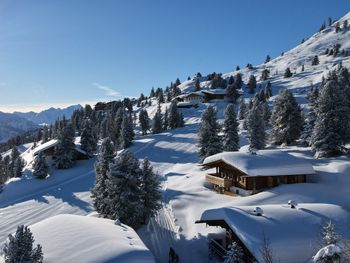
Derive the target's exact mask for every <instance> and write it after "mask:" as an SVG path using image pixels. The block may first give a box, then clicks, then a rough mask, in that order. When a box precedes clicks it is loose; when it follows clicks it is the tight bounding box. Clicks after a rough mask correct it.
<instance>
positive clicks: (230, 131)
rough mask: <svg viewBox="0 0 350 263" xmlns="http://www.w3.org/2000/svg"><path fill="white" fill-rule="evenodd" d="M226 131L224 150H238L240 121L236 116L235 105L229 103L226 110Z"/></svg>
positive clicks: (224, 127)
mask: <svg viewBox="0 0 350 263" xmlns="http://www.w3.org/2000/svg"><path fill="white" fill-rule="evenodd" d="M223 131H224V151H238V149H239V135H238V121H237V117H236V112H235V107H234V105H233V104H229V105H228V106H227V107H226V110H225V121H224V126H223Z"/></svg>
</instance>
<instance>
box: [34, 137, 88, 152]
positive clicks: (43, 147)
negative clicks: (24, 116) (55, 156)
mask: <svg viewBox="0 0 350 263" xmlns="http://www.w3.org/2000/svg"><path fill="white" fill-rule="evenodd" d="M57 143H58V140H57V139H52V140H50V141H47V142H45V143H43V144H40V145H39V146H38V147H36V148H35V149H34V150H33V156H35V155H37V154H39V153H40V152H43V151H45V150H47V149H49V148H51V147H55V146H56V145H57ZM74 143H75V150H76V151H78V152H80V153H82V154H86V152H85V151H84V150H82V149H81V148H80V146H81V144H80V137H76V138H75V139H74Z"/></svg>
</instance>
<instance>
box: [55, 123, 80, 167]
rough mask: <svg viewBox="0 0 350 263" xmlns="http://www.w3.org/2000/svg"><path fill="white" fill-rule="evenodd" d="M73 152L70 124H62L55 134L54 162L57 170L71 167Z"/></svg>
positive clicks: (72, 135)
mask: <svg viewBox="0 0 350 263" xmlns="http://www.w3.org/2000/svg"><path fill="white" fill-rule="evenodd" d="M74 151H75V144H74V130H73V127H72V125H71V124H66V123H63V126H62V127H61V128H60V129H59V131H58V134H57V145H56V147H55V162H56V167H57V168H58V169H67V168H70V167H72V166H73V164H74V162H73V157H74Z"/></svg>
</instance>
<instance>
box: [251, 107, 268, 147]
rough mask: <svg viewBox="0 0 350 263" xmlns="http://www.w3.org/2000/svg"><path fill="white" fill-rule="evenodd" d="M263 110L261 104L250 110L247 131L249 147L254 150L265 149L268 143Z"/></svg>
mask: <svg viewBox="0 0 350 263" xmlns="http://www.w3.org/2000/svg"><path fill="white" fill-rule="evenodd" d="M262 113H263V109H262V107H261V105H260V103H257V104H256V105H254V106H253V107H252V109H250V110H249V112H248V116H247V118H246V120H247V124H246V125H247V130H248V138H249V147H250V148H254V149H259V150H260V149H264V148H265V141H266V132H265V121H264V117H263V114H262Z"/></svg>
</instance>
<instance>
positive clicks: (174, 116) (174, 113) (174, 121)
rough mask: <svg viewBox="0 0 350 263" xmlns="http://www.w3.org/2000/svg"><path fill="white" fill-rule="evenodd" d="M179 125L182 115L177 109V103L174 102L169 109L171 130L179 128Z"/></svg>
mask: <svg viewBox="0 0 350 263" xmlns="http://www.w3.org/2000/svg"><path fill="white" fill-rule="evenodd" d="M179 124H180V114H179V112H178V109H177V103H176V101H173V102H172V103H171V104H170V107H169V118H168V126H169V128H170V129H175V128H177V127H179Z"/></svg>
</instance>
